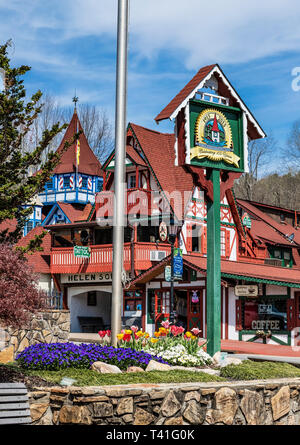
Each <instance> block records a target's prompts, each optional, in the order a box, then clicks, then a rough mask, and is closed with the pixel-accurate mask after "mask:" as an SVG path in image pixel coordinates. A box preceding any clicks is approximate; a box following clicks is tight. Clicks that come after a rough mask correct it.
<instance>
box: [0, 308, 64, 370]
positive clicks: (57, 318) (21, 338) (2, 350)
mask: <svg viewBox="0 0 300 445" xmlns="http://www.w3.org/2000/svg"><path fill="white" fill-rule="evenodd" d="M1 330H2V334H3V332H4V341H3V343H4V344H3V345H2V346H1V347H0V363H7V362H9V361H13V360H14V358H15V357H16V355H17V354H18V353H19V352H21V351H23V350H24V349H25V348H27V346H29V345H34V344H36V343H52V342H53V343H56V342H65V341H68V338H69V334H70V311H67V310H59V309H49V310H46V311H43V312H39V313H37V314H34V315H33V316H32V317H31V319H30V321H29V323H28V326H27V327H26V328H24V329H12V328H5V327H1Z"/></svg>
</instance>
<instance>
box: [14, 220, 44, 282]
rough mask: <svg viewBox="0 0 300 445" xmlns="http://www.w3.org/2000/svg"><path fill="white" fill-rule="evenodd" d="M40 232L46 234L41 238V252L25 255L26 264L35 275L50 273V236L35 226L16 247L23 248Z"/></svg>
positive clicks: (41, 228)
mask: <svg viewBox="0 0 300 445" xmlns="http://www.w3.org/2000/svg"><path fill="white" fill-rule="evenodd" d="M42 232H47V233H46V235H45V236H44V238H43V242H42V246H41V247H42V248H43V251H41V252H34V253H32V254H26V255H25V256H26V259H27V261H28V263H29V264H30V265H31V266H32V267H33V268H34V270H35V272H37V273H50V251H51V235H50V233H49V232H48V231H46V230H45V229H44V228H43V227H41V226H37V227H35V228H34V229H32V230H31V231H30V232H29V233H27V235H26V236H24V237H23V238H21V239H20V241H18V243H17V246H20V247H25V246H27V245H28V243H29V241H30V240H32V239H34V238H35V236H36V235H40V234H41V233H42Z"/></svg>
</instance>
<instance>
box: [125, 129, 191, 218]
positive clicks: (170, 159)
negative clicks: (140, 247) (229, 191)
mask: <svg viewBox="0 0 300 445" xmlns="http://www.w3.org/2000/svg"><path fill="white" fill-rule="evenodd" d="M130 127H131V128H132V130H133V132H134V134H135V135H136V137H137V139H138V141H139V144H140V146H141V147H142V150H143V152H144V154H145V156H146V158H147V160H148V162H149V164H150V167H151V169H152V171H153V173H154V176H155V178H156V180H157V182H158V183H159V185H160V187H161V189H162V190H163V191H164V192H167V193H170V194H171V193H173V192H177V191H179V192H180V193H181V197H182V209H183V212H184V210H185V205H186V204H187V202H184V199H183V198H184V197H186V201H187V200H188V199H189V198H190V197H191V196H190V195H191V193H192V191H193V189H194V184H193V177H192V175H191V174H190V173H189V172H188V171H187V170H186V169H185V168H184V167H182V166H175V149H174V145H175V137H174V134H168V133H159V132H158V131H154V130H149V129H147V128H144V127H141V126H139V125H136V124H130ZM184 192H186V196H185V194H184ZM174 210H175V209H174ZM176 213H177V216H178V217H179V218H180V219H182V218H183V215H179V212H176Z"/></svg>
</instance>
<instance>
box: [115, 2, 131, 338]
mask: <svg viewBox="0 0 300 445" xmlns="http://www.w3.org/2000/svg"><path fill="white" fill-rule="evenodd" d="M128 2H129V0H118V38H117V41H118V43H117V78H116V114H115V175H114V189H115V201H114V219H113V268H112V305H111V307H112V309H111V339H112V345H113V346H117V334H118V333H119V332H120V330H121V326H122V324H121V310H122V299H123V286H122V271H123V252H124V213H125V200H124V198H125V184H124V182H125V142H126V105H127V103H126V102H127V39H128Z"/></svg>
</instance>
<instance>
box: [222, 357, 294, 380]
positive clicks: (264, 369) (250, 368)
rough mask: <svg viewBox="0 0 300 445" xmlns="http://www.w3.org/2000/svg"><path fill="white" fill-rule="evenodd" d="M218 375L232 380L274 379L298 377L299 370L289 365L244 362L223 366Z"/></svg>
mask: <svg viewBox="0 0 300 445" xmlns="http://www.w3.org/2000/svg"><path fill="white" fill-rule="evenodd" d="M220 375H221V377H226V378H230V379H234V380H260V379H276V378H284V377H285V378H288V377H300V369H299V368H296V367H295V366H293V365H290V364H289V363H281V362H254V361H251V360H245V361H243V362H242V363H241V364H239V365H233V364H232V365H227V366H224V367H223V368H221V374H220Z"/></svg>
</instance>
